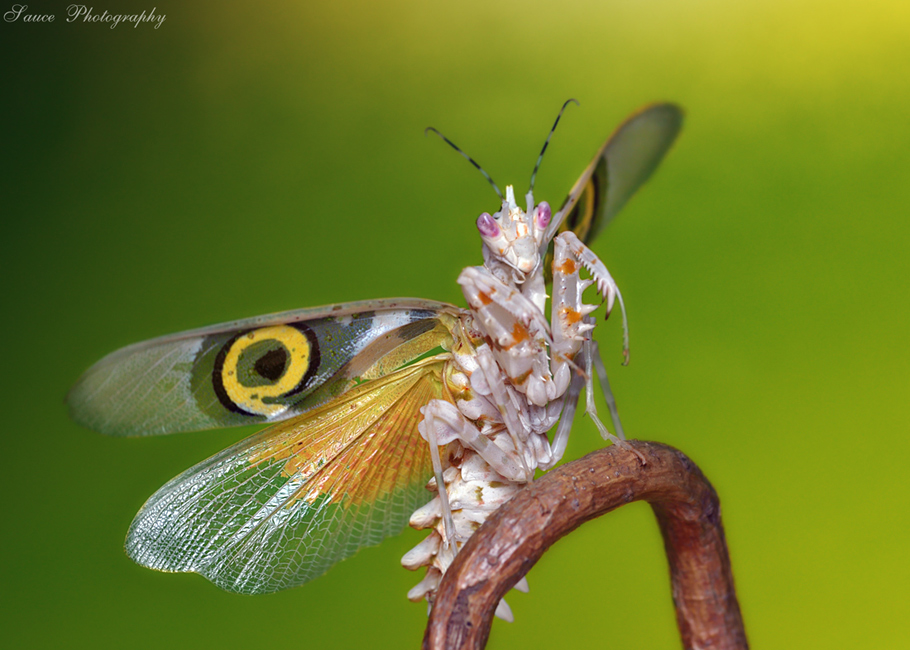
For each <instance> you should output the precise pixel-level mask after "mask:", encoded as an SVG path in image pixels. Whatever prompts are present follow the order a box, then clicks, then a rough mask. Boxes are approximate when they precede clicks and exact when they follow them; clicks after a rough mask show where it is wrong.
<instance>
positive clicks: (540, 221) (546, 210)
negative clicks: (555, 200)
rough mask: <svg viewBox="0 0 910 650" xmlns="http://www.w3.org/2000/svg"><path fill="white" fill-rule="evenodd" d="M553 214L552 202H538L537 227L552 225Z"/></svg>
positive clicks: (542, 227)
mask: <svg viewBox="0 0 910 650" xmlns="http://www.w3.org/2000/svg"><path fill="white" fill-rule="evenodd" d="M551 216H552V211H551V210H550V204H549V203H547V202H546V201H541V202H540V203H538V204H537V227H538V228H540V229H544V228H546V227H547V226H548V225H550V217H551Z"/></svg>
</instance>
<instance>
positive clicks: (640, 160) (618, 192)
mask: <svg viewBox="0 0 910 650" xmlns="http://www.w3.org/2000/svg"><path fill="white" fill-rule="evenodd" d="M682 120H683V112H682V109H681V108H679V107H678V106H676V105H675V104H652V105H650V106H647V107H645V108H643V109H641V110H640V111H638V112H637V113H635V114H634V115H632V116H631V117H629V118H628V119H627V120H626V121H625V122H623V123H622V124H621V125H620V126H619V128H618V129H616V131H615V132H614V133H613V135H612V136H610V138H609V139H608V140H607V141H606V142H605V143H604V145H603V146H602V147H601V148H600V151H598V152H597V155H596V156H595V157H594V160H592V161H591V164H590V165H588V167H587V169H585V171H584V173H583V174H582V175H581V177H580V178H579V179H578V181H576V183H575V185H574V186H573V187H572V190H571V191H570V192H569V195H568V197H566V200H565V202H564V203H563V206H562V208H560V212H559V214H560V215H563V219H562V220H561V221H560V220H559V219H554V220H553V223H554V225H553V226H552V228H554V232H552V233H548V234H549V235H550V237H552V236H553V234H555V228H556V227H558V228H559V230H560V231H562V230H572V231H574V232H575V234H576V235H578V238H579V239H581V240H582V241H583V242H585V243H588V242H590V241H592V240H593V239H594V238H595V237H597V235H598V234H599V233H600V231H601V230H602V229H603V227H604V226H605V225H607V223H609V222H610V220H611V219H612V218H613V217H614V216H616V214H617V213H618V212H619V211H620V210H621V209H622V207H623V206H624V205H625V204H626V201H628V200H629V199H630V198H631V197H632V195H633V194H635V192H636V190H638V188H639V187H641V186H642V185H643V184H644V182H645V181H647V180H648V178H649V177H650V176H651V174H652V173H653V172H654V170H655V169H657V166H658V165H659V164H660V161H661V160H662V159H663V157H664V155H666V153H667V151H669V149H670V147H671V145H672V144H673V141H674V140H675V139H676V136H677V135H678V134H679V131H680V129H681V128H682Z"/></svg>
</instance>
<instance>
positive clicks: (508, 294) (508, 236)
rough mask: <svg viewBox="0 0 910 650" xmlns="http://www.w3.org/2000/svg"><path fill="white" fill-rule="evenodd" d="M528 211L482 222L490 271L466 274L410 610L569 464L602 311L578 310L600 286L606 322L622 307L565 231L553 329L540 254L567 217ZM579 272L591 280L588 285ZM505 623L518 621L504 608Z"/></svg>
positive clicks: (510, 204)
mask: <svg viewBox="0 0 910 650" xmlns="http://www.w3.org/2000/svg"><path fill="white" fill-rule="evenodd" d="M527 201H528V203H527V205H528V208H527V212H525V211H523V210H522V209H521V208H520V207H519V206H518V205H516V203H515V196H514V191H513V189H512V187H511V186H509V187H507V188H506V196H505V199H504V200H503V202H502V209H501V210H500V211H499V212H497V213H496V214H495V215H492V216H491V215H489V214H487V213H484V214H482V215H481V216H480V217H479V218H478V219H477V227H478V230H479V231H480V234H481V238H482V240H483V256H484V265H483V266H475V267H468V268H466V269H465V270H464V271H462V273H461V275H460V276H459V278H458V283H459V284H460V285H461V287H462V291H463V293H464V296H465V298H466V299H467V302H468V306H469V309H470V311H469V312H467V313H466V315H464V316H463V317H462V318H461V323H460V324H461V327H460V332H459V334H460V336H456V341H455V344H454V346H453V349H452V360H451V361H450V362H449V364H448V366H447V368H446V371H445V373H444V381H445V383H446V389H447V391H448V392H449V394H450V395H451V396H452V398H453V399H452V400H451V401H447V400H443V399H434V400H432V401H430V402H429V403H428V404H427V405H426V406H425V407H423V408H422V409H421V413H422V414H423V420H422V422H421V423H420V425H419V429H420V433H421V435H422V436H423V437H424V439H426V440H427V442H428V443H429V445H430V448H431V453H432V454H433V461H434V472H435V478H434V479H433V480H432V481H431V483H430V485H429V486H428V487H429V488H430V489H433V490H437V491H438V496H436V497H435V498H434V499H433V500H432V501H431V502H430V503H428V504H427V505H425V506H424V507H422V508H420V509H418V510H417V511H416V512H415V513H414V514H413V515H412V517H411V520H410V523H411V526H412V527H414V528H417V529H427V528H429V529H432V530H431V532H430V534H429V536H428V537H427V538H426V539H425V540H424V541H422V542H421V543H420V544H418V545H417V546H416V547H414V548H413V549H412V550H411V551H409V552H408V553H407V554H406V555H405V556H404V557H403V558H402V564H403V565H404V566H405V567H406V568H408V569H411V570H416V569H418V568H420V567H422V566H425V567H427V573H426V576H425V577H424V579H423V580H422V581H421V582H420V583H419V584H418V585H417V586H415V587H414V588H413V589H411V591H410V592H409V593H408V597H409V598H410V599H411V600H414V601H418V600H421V599H426V600H427V601H428V602H429V603H430V604H432V602H433V599H434V597H435V594H436V588H437V586H438V585H439V582H440V580H441V578H442V575H443V574H444V573H445V571H446V569H447V568H448V566H449V565H450V563H451V562H452V560H453V559H454V556H455V554H456V553H457V552H458V550H459V549H460V548H461V547H462V545H463V544H464V543H465V542H466V541H467V540H468V538H470V536H471V535H472V534H473V532H474V531H475V530H476V529H477V528H479V527H480V525H481V524H483V522H484V521H486V519H487V517H489V515H490V514H492V513H493V512H495V511H496V509H497V508H499V507H500V506H501V505H502V504H503V503H505V502H506V501H508V500H509V499H511V498H512V496H513V495H514V494H515V493H516V492H517V491H518V490H519V489H521V487H522V486H523V485H524V484H525V483H527V482H529V481H531V480H533V478H534V472H535V470H537V469H541V470H547V469H549V468H551V467H552V466H553V465H555V464H556V463H557V462H558V461H559V460H560V458H561V457H562V454H563V452H564V450H565V446H566V439H567V436H568V433H569V429H570V426H571V420H572V416H573V415H574V411H575V405H576V401H577V396H578V393H579V392H580V389H581V386H582V385H584V384H587V385H588V391H589V397H590V391H591V385H592V384H591V381H592V380H591V366H592V357H593V354H594V352H593V348H592V345H591V343H590V331H591V330H592V329H593V328H594V324H593V318H591V317H590V316H589V314H591V312H593V311H594V310H595V309H596V308H597V305H585V304H584V303H583V302H582V294H583V293H584V290H585V289H587V288H588V287H589V286H591V285H592V284H594V283H596V285H597V290H598V293H599V295H600V296H601V297H602V299H604V300H605V301H606V303H607V306H606V309H607V314H609V312H610V310H611V308H612V306H613V302H614V300H615V299H617V298H618V299H619V301H620V304H622V297H621V295H620V293H619V289H618V288H617V286H616V283H615V282H614V281H613V278H612V277H610V274H609V272H608V271H607V269H606V267H605V266H604V265H603V264H602V263H601V261H600V260H599V259H598V258H597V256H596V255H594V253H592V252H591V251H590V250H589V249H588V248H587V247H586V246H585V245H584V244H583V243H582V242H581V241H580V240H579V239H578V237H577V236H576V235H575V234H574V233H573V232H571V231H566V232H563V233H561V234H559V235H557V236H556V237H555V239H553V241H554V258H553V269H552V270H553V296H552V304H551V308H550V319H549V321H548V320H547V318H546V316H545V313H546V312H545V309H546V300H547V295H546V290H545V285H544V268H543V266H544V264H543V259H544V256H543V253H545V252H546V248H547V246H548V244H549V241H550V239H552V238H553V233H554V232H555V226H557V225H558V224H559V222H560V218H561V217H562V216H563V215H561V214H559V215H556V219H555V220H553V222H552V226H551V209H550V206H549V205H548V204H547V203H545V202H542V203H540V204H538V205H536V206H535V204H534V199H533V196H532V194H531V192H529V193H528V195H527ZM582 267H584V268H585V269H587V271H588V272H589V273H590V275H591V279H585V280H582V279H581V278H580V276H579V270H580V269H581V268H582ZM580 352H581V354H580V355H579V353H580ZM580 359H581V360H583V364H579V363H578V362H579V360H580ZM567 396H571V399H568V400H567ZM587 412H588V414H589V415H591V416H592V417H593V418H594V420H595V422H596V423H597V426H598V428H599V429H600V431H601V433H602V434H603V435H604V437H609V438H611V439H613V440H614V441H615V440H617V438H615V437H614V436H613V435H612V434H610V433H609V432H607V429H606V427H604V426H603V424H602V423H601V422H600V421H599V420H598V419H597V416H596V413H595V412H594V406H593V400H591V399H590V398H589V399H588V400H587ZM560 416H562V422H563V425H561V426H560V427H558V429H557V432H556V434H555V435H554V439H553V442H552V443H551V442H550V440H549V439H548V438H547V432H548V431H549V430H550V429H552V428H553V427H554V425H556V423H557V421H559V420H560ZM620 435H621V432H620ZM440 446H445V448H446V451H447V453H446V454H445V455H444V456H442V457H440V456H439V455H438V454H437V453H436V451H437V450H438V449H439V447H440ZM521 587H526V585H525V584H524V581H522V583H519V588H521ZM497 615H498V616H500V617H501V618H505V619H511V613H510V611H509V609H508V606H507V605H506V604H505V602H502V603H501V604H500V607H499V609H498V610H497Z"/></svg>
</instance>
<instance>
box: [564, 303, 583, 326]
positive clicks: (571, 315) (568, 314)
mask: <svg viewBox="0 0 910 650" xmlns="http://www.w3.org/2000/svg"><path fill="white" fill-rule="evenodd" d="M562 317H563V319H565V321H566V323H568V324H569V325H574V324H575V323H577V322H578V321H580V320H581V312H578V311H575V310H574V309H570V308H569V307H565V308H564V309H563V310H562Z"/></svg>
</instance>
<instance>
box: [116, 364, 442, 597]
mask: <svg viewBox="0 0 910 650" xmlns="http://www.w3.org/2000/svg"><path fill="white" fill-rule="evenodd" d="M444 364H445V359H444V358H440V357H431V358H428V359H425V360H423V361H419V362H417V363H415V364H413V365H410V366H408V367H406V368H403V369H401V370H398V371H396V372H394V373H391V374H389V375H386V376H384V377H382V378H379V379H375V380H372V381H369V382H366V383H363V384H360V385H358V386H356V387H355V388H353V389H351V390H350V391H348V392H347V393H345V394H344V395H342V396H341V397H339V398H337V399H335V400H334V401H332V402H330V403H328V404H325V405H323V406H320V407H318V408H315V409H313V410H311V411H309V412H307V413H305V414H303V415H300V416H299V417H297V418H296V419H294V420H289V421H286V422H283V423H280V424H277V425H275V426H272V427H270V428H269V429H266V430H265V431H263V432H261V433H259V434H257V435H254V436H252V437H250V438H248V439H246V440H244V441H242V442H240V443H239V444H237V445H234V446H233V447H231V448H229V449H226V450H225V451H223V452H221V453H220V454H217V455H216V456H213V457H212V458H210V459H208V460H207V461H205V462H203V463H200V464H199V465H196V466H195V467H193V468H191V469H189V470H188V471H186V472H184V473H183V474H181V475H180V476H178V477H177V478H175V479H173V480H172V481H170V482H169V483H168V484H167V485H165V486H164V487H162V488H161V489H160V490H158V492H156V493H155V494H154V495H153V496H152V497H151V498H150V499H149V500H148V502H147V503H146V504H145V506H143V508H142V510H141V511H140V512H139V514H138V515H136V519H135V520H134V521H133V524H132V526H131V527H130V531H129V534H128V536H127V540H126V551H127V553H128V554H129V556H130V557H131V558H133V559H134V560H135V561H136V562H138V563H139V564H143V565H145V566H147V567H150V568H152V569H158V570H162V571H192V572H196V573H199V574H202V575H203V576H205V577H206V578H208V579H209V580H211V581H212V582H214V583H215V584H217V585H218V586H219V587H221V588H223V589H227V590H229V591H236V592H241V593H249V594H254V593H266V592H271V591H278V590H281V589H287V588H290V587H294V586H297V585H300V584H303V583H304V582H307V581H308V580H311V579H313V578H315V577H317V576H319V575H321V574H322V573H324V572H325V571H326V570H327V569H328V568H329V567H330V566H332V565H333V564H334V563H336V562H338V561H340V560H343V559H344V558H346V557H349V556H350V555H352V554H353V553H354V552H356V551H357V550H358V549H360V548H362V547H364V546H370V545H374V544H378V543H379V542H380V541H381V540H382V539H383V538H384V537H386V536H388V535H391V534H395V533H398V532H400V531H401V529H402V528H403V527H404V526H405V524H406V523H407V521H408V518H409V516H410V514H411V512H413V511H414V510H415V509H416V508H417V507H418V506H420V505H422V504H424V503H426V502H427V501H429V500H430V498H431V495H430V494H429V493H428V492H427V491H426V489H425V487H424V485H425V483H426V481H427V480H428V478H429V477H430V475H431V472H432V470H431V466H430V455H429V449H428V447H427V443H426V442H425V441H424V440H423V439H422V438H421V437H420V434H419V433H418V431H417V424H418V422H419V421H420V419H421V417H422V416H421V414H420V407H422V406H424V405H425V404H427V402H429V401H430V400H431V399H434V398H440V397H443V393H444V391H443V388H442V381H441V373H442V369H443V366H444Z"/></svg>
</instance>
